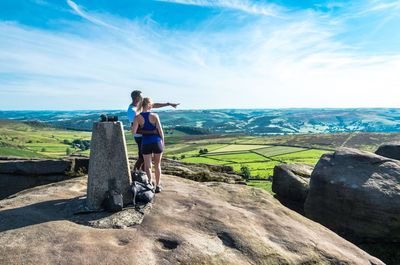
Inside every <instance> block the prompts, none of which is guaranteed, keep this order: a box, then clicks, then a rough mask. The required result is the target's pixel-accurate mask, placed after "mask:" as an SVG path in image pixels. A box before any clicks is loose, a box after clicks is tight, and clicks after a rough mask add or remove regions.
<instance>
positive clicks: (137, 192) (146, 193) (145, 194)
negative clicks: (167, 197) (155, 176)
mask: <svg viewBox="0 0 400 265" xmlns="http://www.w3.org/2000/svg"><path fill="white" fill-rule="evenodd" d="M132 192H133V205H136V203H143V204H146V203H149V202H152V201H153V199H154V189H153V186H152V185H150V184H145V183H142V182H138V181H134V182H133V185H132Z"/></svg>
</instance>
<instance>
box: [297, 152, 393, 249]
mask: <svg viewBox="0 0 400 265" xmlns="http://www.w3.org/2000/svg"><path fill="white" fill-rule="evenodd" d="M304 207H305V213H306V216H308V217H310V218H311V219H313V220H315V221H317V222H319V223H321V224H323V225H325V226H326V227H328V228H330V229H332V230H334V231H336V232H338V233H339V234H340V235H343V236H345V237H346V238H349V239H351V240H355V241H377V242H399V241H400V161H397V160H393V159H389V158H385V157H382V156H378V155H375V154H373V153H368V152H362V151H359V150H355V149H347V148H342V149H339V150H337V151H336V152H335V153H334V154H325V155H323V156H322V157H321V159H320V160H319V162H318V164H317V165H316V167H315V169H314V171H313V173H312V175H311V181H310V191H309V193H308V197H307V200H306V203H305V206H304Z"/></svg>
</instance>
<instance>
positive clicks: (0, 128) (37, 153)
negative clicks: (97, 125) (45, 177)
mask: <svg viewBox="0 0 400 265" xmlns="http://www.w3.org/2000/svg"><path fill="white" fill-rule="evenodd" d="M90 137H91V133H90V132H77V131H69V130H62V129H56V128H51V127H35V126H31V125H27V124H25V123H20V122H14V121H0V147H1V149H0V155H2V156H21V157H54V158H58V157H63V156H65V155H66V149H67V148H70V149H71V150H72V151H73V152H77V153H81V151H80V150H79V149H74V148H72V147H71V145H69V144H64V143H63V141H64V140H68V141H70V142H72V141H73V140H74V139H83V140H90Z"/></svg>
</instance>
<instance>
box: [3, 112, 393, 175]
mask: <svg viewBox="0 0 400 265" xmlns="http://www.w3.org/2000/svg"><path fill="white" fill-rule="evenodd" d="M0 125H1V126H0V155H1V156H21V157H49V158H59V157H63V156H66V155H67V153H69V154H83V155H89V150H90V148H88V147H86V148H82V146H81V145H82V143H83V142H85V141H87V142H89V141H90V138H91V133H90V132H82V131H73V130H65V129H57V128H53V127H48V126H43V124H42V125H40V124H39V125H38V124H29V123H28V124H27V123H22V122H14V121H7V120H3V121H0ZM125 134H126V142H127V148H128V155H129V156H135V155H136V154H137V146H136V143H135V142H134V139H133V137H132V135H131V133H130V132H128V131H126V132H125ZM395 139H400V134H398V133H337V134H306V135H286V136H246V135H236V136H235V135H206V136H204V135H198V136H196V135H187V134H185V133H183V132H180V131H177V130H175V131H173V132H171V133H167V134H166V149H165V153H164V156H165V157H168V158H172V159H176V160H179V161H182V162H192V163H208V164H219V165H229V166H232V167H233V169H234V170H235V171H237V172H240V171H241V168H242V167H243V166H245V167H247V168H248V169H249V171H250V175H251V178H260V179H265V178H268V177H269V176H271V175H272V172H273V168H274V167H275V165H277V164H280V163H306V164H310V165H314V164H316V163H317V161H318V159H319V158H320V157H321V155H322V154H324V153H327V152H332V151H333V150H334V149H335V148H337V147H341V146H345V147H355V148H359V149H363V150H367V151H374V150H375V149H376V148H377V147H378V146H379V145H380V144H382V143H384V142H388V141H392V140H395ZM73 143H79V144H73Z"/></svg>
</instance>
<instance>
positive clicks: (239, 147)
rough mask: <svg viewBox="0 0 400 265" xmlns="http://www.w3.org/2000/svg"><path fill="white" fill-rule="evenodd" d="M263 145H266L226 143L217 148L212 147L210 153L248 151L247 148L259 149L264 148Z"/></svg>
mask: <svg viewBox="0 0 400 265" xmlns="http://www.w3.org/2000/svg"><path fill="white" fill-rule="evenodd" d="M264 147H266V146H265V145H244V144H231V145H226V146H224V147H221V148H218V149H214V150H213V151H211V152H210V153H215V152H218V153H220V152H235V151H249V150H254V149H260V148H264ZM209 151H210V150H209Z"/></svg>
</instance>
